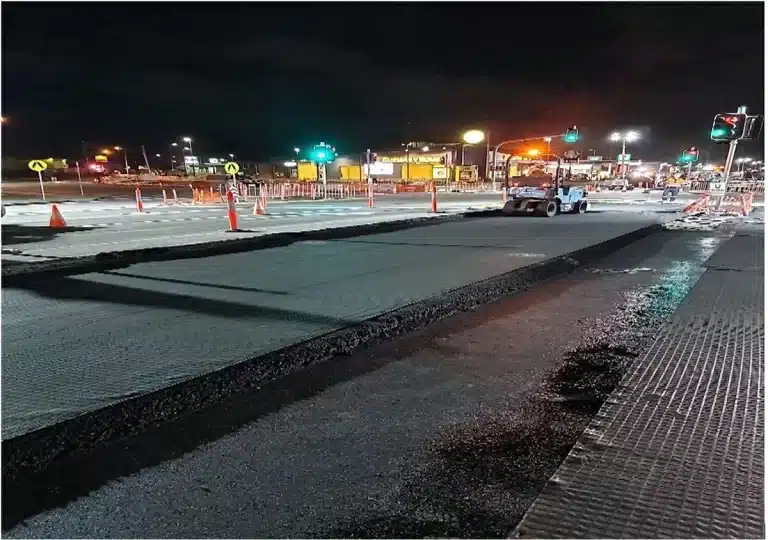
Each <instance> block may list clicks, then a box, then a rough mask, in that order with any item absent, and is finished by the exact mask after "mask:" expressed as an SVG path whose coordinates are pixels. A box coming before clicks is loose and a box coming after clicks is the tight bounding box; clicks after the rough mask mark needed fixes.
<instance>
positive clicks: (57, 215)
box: [48, 204, 67, 229]
mask: <svg viewBox="0 0 768 540" xmlns="http://www.w3.org/2000/svg"><path fill="white" fill-rule="evenodd" d="M48 226H49V227H50V228H51V229H66V228H67V222H66V221H64V218H63V217H62V215H61V212H59V207H58V206H56V205H55V204H54V205H53V206H52V207H51V221H50V222H49V223H48Z"/></svg>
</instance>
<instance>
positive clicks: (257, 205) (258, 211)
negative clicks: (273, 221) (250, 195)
mask: <svg viewBox="0 0 768 540" xmlns="http://www.w3.org/2000/svg"><path fill="white" fill-rule="evenodd" d="M253 215H254V216H263V215H264V209H263V208H262V207H261V197H256V202H254V203H253Z"/></svg>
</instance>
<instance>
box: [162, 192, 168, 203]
mask: <svg viewBox="0 0 768 540" xmlns="http://www.w3.org/2000/svg"><path fill="white" fill-rule="evenodd" d="M163 204H168V196H167V195H166V194H165V190H163Z"/></svg>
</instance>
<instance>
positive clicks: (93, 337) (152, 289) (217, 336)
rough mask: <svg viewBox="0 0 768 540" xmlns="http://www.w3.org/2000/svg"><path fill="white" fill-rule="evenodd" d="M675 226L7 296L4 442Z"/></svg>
mask: <svg viewBox="0 0 768 540" xmlns="http://www.w3.org/2000/svg"><path fill="white" fill-rule="evenodd" d="M674 217H675V214H674V213H657V212H655V211H649V212H621V211H617V212H608V211H606V212H602V213H599V212H597V213H592V214H587V215H585V216H575V215H563V216H558V217H557V218H556V219H535V218H531V219H527V218H512V217H502V218H482V219H474V220H466V221H462V222H453V223H441V224H436V225H432V226H427V227H419V228H414V229H410V230H403V231H398V232H392V233H386V234H379V235H371V236H364V237H358V238H351V239H346V240H335V241H328V242H299V243H296V244H292V245H290V246H287V247H283V248H275V249H267V250H260V251H252V252H246V253H239V254H232V255H224V256H216V257H209V258H202V259H195V260H179V261H167V262H155V263H143V264H136V265H133V266H129V267H126V268H123V269H121V270H113V271H108V272H103V273H93V274H87V275H79V276H72V277H67V278H50V277H47V278H41V279H35V280H32V281H29V282H25V283H24V284H23V285H21V284H17V285H14V286H6V287H5V288H4V290H3V298H2V310H3V317H2V331H3V346H4V356H3V365H2V377H3V432H2V436H3V439H6V438H8V437H13V436H15V435H19V434H22V433H25V432H28V431H31V430H34V429H37V428H41V427H44V426H47V425H51V424H53V423H56V422H58V421H61V420H63V419H66V418H70V417H73V416H75V415H78V414H80V413H83V412H85V411H90V410H94V409H97V408H101V407H104V406H107V405H109V404H112V403H115V402H117V401H120V400H122V399H125V398H126V397H130V396H134V395H137V394H141V393H144V392H149V391H151V390H154V389H157V388H162V387H164V386H167V385H170V384H172V383H174V382H178V381H180V380H184V379H187V378H191V377H194V376H196V375H199V374H200V373H205V372H210V371H213V370H215V369H217V368H221V367H223V366H227V365H231V364H234V363H236V362H239V361H243V360H245V359H247V358H251V357H253V356H255V355H256V354H260V353H266V352H268V351H271V350H275V349H278V348H281V347H285V346H287V345H289V344H292V343H295V342H297V341H300V340H304V339H307V338H310V337H312V336H317V335H321V334H324V333H327V332H329V331H332V330H335V329H338V328H341V327H344V326H348V325H349V324H351V323H355V322H358V321H361V320H363V319H366V318H369V317H372V316H374V315H378V314H381V313H383V312H386V311H389V310H392V309H395V308H398V307H402V306H404V305H407V304H410V303H412V302H415V301H418V300H422V299H425V298H429V297H432V296H434V295H437V294H439V293H441V292H444V291H446V290H450V289H453V288H456V287H460V286H463V285H466V284H469V283H472V282H475V281H478V280H481V279H485V278H488V277H492V276H496V275H499V274H502V273H504V272H507V271H510V270H513V269H516V268H520V267H522V266H527V265H529V264H531V263H533V262H537V261H541V260H543V259H546V258H550V257H553V256H558V255H562V254H564V253H568V252H571V251H574V250H577V249H580V248H583V247H586V246H589V245H593V244H596V243H599V242H601V241H604V240H607V239H609V238H613V237H615V236H619V235H621V234H623V233H627V232H630V231H632V230H636V229H638V228H641V227H644V226H646V225H649V224H652V223H658V222H660V221H666V220H670V219H672V218H674Z"/></svg>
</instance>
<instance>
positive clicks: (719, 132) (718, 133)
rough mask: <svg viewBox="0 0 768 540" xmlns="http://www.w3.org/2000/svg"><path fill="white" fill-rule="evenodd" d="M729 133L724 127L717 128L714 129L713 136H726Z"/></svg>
mask: <svg viewBox="0 0 768 540" xmlns="http://www.w3.org/2000/svg"><path fill="white" fill-rule="evenodd" d="M726 135H728V131H727V130H725V129H723V128H715V129H713V130H712V135H711V136H712V137H725V136H726Z"/></svg>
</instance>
